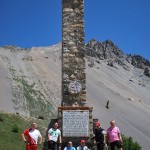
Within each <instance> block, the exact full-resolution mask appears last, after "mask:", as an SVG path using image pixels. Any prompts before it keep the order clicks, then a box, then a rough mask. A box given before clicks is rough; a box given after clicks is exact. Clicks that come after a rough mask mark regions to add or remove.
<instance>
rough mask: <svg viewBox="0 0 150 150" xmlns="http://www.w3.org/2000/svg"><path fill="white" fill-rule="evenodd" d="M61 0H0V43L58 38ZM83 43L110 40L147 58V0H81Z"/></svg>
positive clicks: (20, 43)
mask: <svg viewBox="0 0 150 150" xmlns="http://www.w3.org/2000/svg"><path fill="white" fill-rule="evenodd" d="M61 3H62V0H0V46H4V45H16V46H20V47H27V48H29V47H33V46H50V45H53V44H57V43H59V42H60V41H61V40H62V33H61V31H62V27H61V25H62V23H61V21H62V16H61V15H62V14H61V13H62V12H61V10H62V5H61ZM84 6H85V8H84V11H85V43H87V42H88V41H89V40H90V39H91V38H95V39H96V40H98V41H105V40H107V39H109V40H112V41H113V42H114V43H115V44H116V45H117V46H118V47H119V48H120V49H121V50H122V51H123V52H124V53H125V54H139V55H141V56H143V57H145V58H146V59H149V60H150V8H149V7H150V0H84Z"/></svg>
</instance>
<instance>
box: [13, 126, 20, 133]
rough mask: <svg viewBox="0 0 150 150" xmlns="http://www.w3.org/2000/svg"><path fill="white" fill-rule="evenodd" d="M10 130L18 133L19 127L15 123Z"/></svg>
mask: <svg viewBox="0 0 150 150" xmlns="http://www.w3.org/2000/svg"><path fill="white" fill-rule="evenodd" d="M12 132H14V133H18V132H19V127H18V126H17V125H16V124H15V125H14V126H13V128H12Z"/></svg>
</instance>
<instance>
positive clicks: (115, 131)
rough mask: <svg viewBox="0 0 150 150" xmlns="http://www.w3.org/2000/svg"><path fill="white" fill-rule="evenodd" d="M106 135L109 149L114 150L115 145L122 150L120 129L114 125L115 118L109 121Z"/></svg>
mask: <svg viewBox="0 0 150 150" xmlns="http://www.w3.org/2000/svg"><path fill="white" fill-rule="evenodd" d="M107 137H108V140H109V143H110V148H111V150H115V146H116V147H117V148H118V150H122V147H123V141H122V137H121V133H120V130H119V128H118V127H116V125H115V120H111V121H110V127H109V128H108V129H107Z"/></svg>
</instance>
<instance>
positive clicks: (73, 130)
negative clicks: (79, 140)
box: [62, 110, 89, 137]
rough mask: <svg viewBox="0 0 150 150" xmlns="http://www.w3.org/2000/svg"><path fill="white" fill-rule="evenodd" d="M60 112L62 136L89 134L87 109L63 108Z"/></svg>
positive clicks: (83, 135) (85, 135)
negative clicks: (61, 116) (61, 115)
mask: <svg viewBox="0 0 150 150" xmlns="http://www.w3.org/2000/svg"><path fill="white" fill-rule="evenodd" d="M62 113H63V136H64V137H88V136H89V110H84V111H81V110H64V111H63V112H62Z"/></svg>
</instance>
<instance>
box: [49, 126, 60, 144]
mask: <svg viewBox="0 0 150 150" xmlns="http://www.w3.org/2000/svg"><path fill="white" fill-rule="evenodd" d="M48 134H50V140H52V141H54V142H57V140H58V136H60V135H61V132H60V130H59V129H54V128H50V129H49V131H48Z"/></svg>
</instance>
